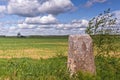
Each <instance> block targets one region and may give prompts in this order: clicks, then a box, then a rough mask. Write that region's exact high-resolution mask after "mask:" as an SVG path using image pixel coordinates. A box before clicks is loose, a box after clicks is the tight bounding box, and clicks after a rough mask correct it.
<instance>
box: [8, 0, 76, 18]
mask: <svg viewBox="0 0 120 80" xmlns="http://www.w3.org/2000/svg"><path fill="white" fill-rule="evenodd" d="M73 7H74V5H73V4H72V2H71V0H10V1H9V3H8V6H7V9H8V13H9V14H16V15H20V16H25V17H33V16H38V15H40V14H53V15H57V14H60V13H64V12H66V11H69V10H71V9H72V8H73Z"/></svg>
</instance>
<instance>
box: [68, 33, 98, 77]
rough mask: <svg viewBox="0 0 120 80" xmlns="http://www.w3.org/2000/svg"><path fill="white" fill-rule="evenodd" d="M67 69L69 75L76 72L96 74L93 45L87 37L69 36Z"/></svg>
mask: <svg viewBox="0 0 120 80" xmlns="http://www.w3.org/2000/svg"><path fill="white" fill-rule="evenodd" d="M68 69H69V71H70V73H71V75H73V74H75V73H76V72H78V71H83V72H89V73H92V74H95V73H96V67H95V63H94V55H93V43H92V39H91V37H90V36H89V35H87V34H82V35H70V36H69V51H68Z"/></svg>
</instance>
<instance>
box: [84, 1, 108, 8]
mask: <svg viewBox="0 0 120 80" xmlns="http://www.w3.org/2000/svg"><path fill="white" fill-rule="evenodd" d="M106 1H107V0H88V1H87V2H86V4H85V7H91V6H92V5H93V4H95V3H104V2H106Z"/></svg>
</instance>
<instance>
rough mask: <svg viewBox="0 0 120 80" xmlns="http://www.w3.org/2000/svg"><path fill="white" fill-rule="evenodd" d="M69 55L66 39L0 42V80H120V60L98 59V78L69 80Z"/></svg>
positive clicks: (81, 74)
mask: <svg viewBox="0 0 120 80" xmlns="http://www.w3.org/2000/svg"><path fill="white" fill-rule="evenodd" d="M119 40H120V38H118V39H117V40H116V42H115V43H114V45H118V49H117V53H119V52H120V47H119V46H120V45H119V44H120V41H119ZM67 52H68V38H67V37H34V38H0V80H120V58H119V57H117V58H116V57H103V56H96V57H95V63H96V70H97V74H96V76H93V75H90V74H87V73H85V74H83V73H81V72H79V73H78V76H73V77H71V78H70V77H69V71H68V70H67V57H66V56H67Z"/></svg>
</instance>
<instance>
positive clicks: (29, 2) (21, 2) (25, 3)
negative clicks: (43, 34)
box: [7, 0, 40, 16]
mask: <svg viewBox="0 0 120 80" xmlns="http://www.w3.org/2000/svg"><path fill="white" fill-rule="evenodd" d="M39 6H40V5H39V3H38V0H10V1H9V3H8V6H7V9H8V13H9V14H16V15H20V16H36V15H38V14H39V12H38V7H39Z"/></svg>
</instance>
